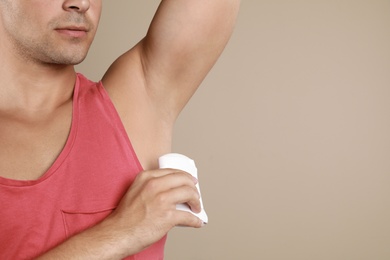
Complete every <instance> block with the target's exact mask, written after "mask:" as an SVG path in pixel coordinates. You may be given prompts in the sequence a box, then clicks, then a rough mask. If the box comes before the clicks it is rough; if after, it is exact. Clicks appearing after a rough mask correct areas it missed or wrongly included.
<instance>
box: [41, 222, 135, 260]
mask: <svg viewBox="0 0 390 260" xmlns="http://www.w3.org/2000/svg"><path fill="white" fill-rule="evenodd" d="M110 221H111V220H110V219H107V220H105V221H103V222H101V223H100V224H98V225H96V226H95V227H92V228H90V229H88V230H86V231H84V232H81V233H79V234H78V235H75V236H73V237H71V238H69V239H68V240H66V241H65V242H64V243H62V244H61V245H59V246H57V247H55V248H53V249H52V250H50V251H48V252H46V253H45V254H43V255H41V256H40V257H38V258H37V259H38V260H46V259H48V260H49V259H50V260H51V259H61V260H62V259H83V260H84V259H99V260H105V259H110V260H113V259H123V258H125V257H127V256H129V255H133V254H136V253H138V252H139V251H141V250H142V248H140V247H139V246H137V245H136V243H137V241H136V239H134V241H132V239H130V238H129V237H130V235H129V234H124V233H123V232H121V233H122V234H121V233H120V232H115V231H113V228H112V226H111V224H110Z"/></svg>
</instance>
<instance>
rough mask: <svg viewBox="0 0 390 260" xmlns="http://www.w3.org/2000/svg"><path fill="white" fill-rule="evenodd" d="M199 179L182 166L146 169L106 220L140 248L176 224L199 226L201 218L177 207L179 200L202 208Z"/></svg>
mask: <svg viewBox="0 0 390 260" xmlns="http://www.w3.org/2000/svg"><path fill="white" fill-rule="evenodd" d="M196 183H197V180H196V179H195V178H194V177H192V176H191V175H190V174H188V173H186V172H183V171H179V170H173V169H159V170H152V171H144V172H142V173H140V174H139V175H138V176H137V178H136V180H135V181H134V183H133V185H132V186H131V187H130V189H129V190H128V192H127V193H126V195H125V196H124V197H123V198H122V200H121V202H120V204H119V206H118V208H117V209H116V210H115V211H114V212H113V213H112V214H111V216H109V217H108V218H107V220H106V221H107V222H112V225H113V229H115V230H116V232H118V233H121V234H122V235H123V237H126V238H127V239H128V243H129V245H130V244H131V248H134V247H136V248H137V251H141V250H142V249H144V248H146V247H147V246H149V245H151V244H153V243H155V242H157V241H158V240H160V239H161V238H162V237H163V236H164V235H166V234H167V233H168V231H169V230H170V229H171V228H173V227H174V226H177V225H181V226H188V227H194V228H199V227H201V226H202V221H201V220H200V219H199V218H197V217H195V216H193V215H192V214H190V213H188V212H184V211H181V210H177V209H176V204H179V203H187V204H188V205H189V206H190V207H191V209H192V211H194V212H196V213H199V212H200V210H201V206H200V201H199V199H200V195H199V193H198V191H197V189H196V187H195V185H196Z"/></svg>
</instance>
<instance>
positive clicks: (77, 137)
mask: <svg viewBox="0 0 390 260" xmlns="http://www.w3.org/2000/svg"><path fill="white" fill-rule="evenodd" d="M114 2H115V1H114ZM114 2H112V3H111V2H107V4H116V3H114ZM238 5H239V1H238V0H182V1H174V0H163V1H161V3H160V6H159V8H158V10H157V12H156V15H155V17H154V19H153V21H152V23H151V26H150V28H149V31H148V33H147V35H146V37H145V38H144V39H142V40H141V41H140V42H139V43H138V44H137V45H136V46H134V47H133V48H132V49H130V50H129V51H128V52H126V53H124V54H123V55H122V56H121V57H119V58H118V59H117V60H116V61H115V62H114V63H113V64H112V65H111V67H110V68H109V69H108V71H107V72H106V74H105V75H104V77H103V79H102V82H99V83H93V82H91V81H89V80H87V79H86V78H85V77H83V76H82V75H80V74H77V73H76V72H75V70H74V65H75V64H78V63H80V62H81V61H82V60H83V59H84V58H85V56H86V54H87V52H88V49H89V47H90V45H91V43H92V40H93V38H94V36H95V33H96V29H97V25H98V22H99V18H100V13H101V8H102V1H101V0H53V1H47V0H34V1H23V0H0V60H1V63H0V203H1V204H0V205H1V215H0V255H1V256H2V258H4V259H32V258H37V257H38V258H39V259H122V258H125V257H129V258H128V259H162V258H163V246H164V242H165V235H166V233H167V232H168V231H169V230H170V229H171V228H172V227H174V226H177V225H184V226H188V227H195V228H196V227H201V221H200V220H199V219H198V218H197V217H195V216H193V215H192V214H190V213H187V212H183V211H178V210H176V209H175V205H176V204H177V203H188V204H189V205H190V207H191V208H192V210H193V211H195V212H199V211H200V205H199V194H198V193H197V191H196V188H195V184H196V180H194V179H193V178H192V177H191V176H190V175H189V174H188V173H185V172H181V171H175V170H170V169H164V170H159V169H157V168H158V165H157V158H158V157H159V156H161V155H163V154H165V153H168V152H170V149H171V147H170V146H171V137H172V128H173V125H174V122H175V119H176V118H177V116H178V114H179V113H180V111H181V110H182V108H183V107H184V106H185V104H186V103H187V102H188V100H189V99H190V97H191V96H192V95H193V93H194V92H195V90H196V88H197V87H198V86H199V85H200V83H201V82H202V80H203V79H204V77H205V76H206V74H207V73H208V71H209V70H210V69H211V67H212V66H213V64H214V63H215V61H216V59H217V58H218V56H219V55H220V53H221V52H222V50H223V48H224V46H225V45H226V43H227V41H228V39H229V37H230V34H231V32H232V28H233V25H234V21H235V18H236V15H237V11H238Z"/></svg>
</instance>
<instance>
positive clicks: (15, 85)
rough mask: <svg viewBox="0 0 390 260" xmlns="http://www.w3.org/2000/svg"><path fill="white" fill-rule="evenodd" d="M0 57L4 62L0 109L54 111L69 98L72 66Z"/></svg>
mask: <svg viewBox="0 0 390 260" xmlns="http://www.w3.org/2000/svg"><path fill="white" fill-rule="evenodd" d="M0 55H4V53H0ZM8 58H9V57H8ZM2 60H4V61H6V62H4V63H2V64H1V65H0V78H1V79H2V80H1V82H0V111H3V112H4V111H10V112H11V111H30V112H31V113H34V112H37V113H39V111H53V110H55V109H56V108H57V107H59V106H61V105H62V104H63V103H65V102H67V101H69V99H71V98H72V93H73V88H74V84H75V81H76V73H75V70H74V67H73V66H70V65H69V66H65V65H48V64H27V63H23V62H20V61H15V59H12V58H11V59H7V57H6V58H5V59H2Z"/></svg>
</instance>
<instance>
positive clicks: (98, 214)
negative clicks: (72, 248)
mask: <svg viewBox="0 0 390 260" xmlns="http://www.w3.org/2000/svg"><path fill="white" fill-rule="evenodd" d="M114 209H115V207H113V208H107V209H102V210H89V211H88V210H86V211H82V210H81V211H80V210H78V211H71V210H62V218H63V221H64V229H65V235H66V237H67V238H69V237H71V236H73V235H76V234H77V233H80V232H82V231H84V230H86V229H88V228H91V227H93V226H95V225H96V224H98V223H99V222H101V221H102V220H104V219H105V218H106V217H107V216H108V215H110V213H111V212H113V211H114Z"/></svg>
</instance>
